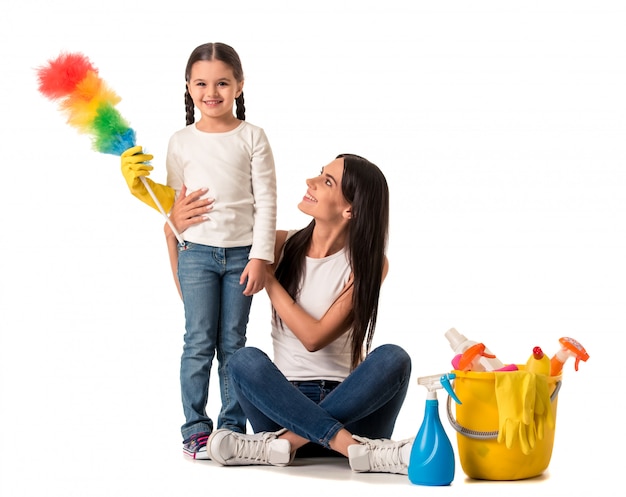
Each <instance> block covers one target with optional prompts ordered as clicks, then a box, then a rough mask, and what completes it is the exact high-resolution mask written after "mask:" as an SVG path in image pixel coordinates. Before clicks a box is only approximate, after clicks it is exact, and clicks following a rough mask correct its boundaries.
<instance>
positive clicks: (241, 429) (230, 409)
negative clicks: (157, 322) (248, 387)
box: [122, 43, 276, 459]
mask: <svg viewBox="0 0 626 497" xmlns="http://www.w3.org/2000/svg"><path fill="white" fill-rule="evenodd" d="M185 80H186V92H185V106H186V111H187V126H186V127H185V128H183V129H182V130H180V131H178V132H176V133H174V135H173V136H172V137H171V138H170V142H169V146H168V151H167V186H165V185H158V184H155V183H153V182H152V181H150V180H148V181H150V184H151V186H152V189H153V191H154V193H155V195H156V196H157V198H158V199H159V200H160V202H161V204H162V206H163V208H164V210H165V211H166V212H169V210H170V209H171V207H172V205H173V202H174V198H175V195H177V194H179V193H180V192H181V190H182V191H183V192H184V191H185V190H186V188H189V189H193V190H197V189H201V191H202V192H204V198H205V199H207V203H208V204H209V206H210V207H209V209H207V215H206V216H205V217H204V219H205V222H203V223H201V224H197V225H195V226H191V227H189V228H188V229H186V230H185V231H184V232H183V233H182V235H181V236H182V237H183V239H184V243H178V244H177V245H176V244H174V245H173V246H172V247H171V248H170V250H173V251H176V252H177V253H176V254H175V255H176V257H175V258H173V260H174V261H175V260H176V259H177V261H178V262H177V269H176V273H177V276H178V277H177V284H178V288H179V292H180V294H181V296H182V299H183V303H184V309H185V330H186V332H185V339H184V347H183V354H182V358H181V367H180V384H181V392H182V404H183V411H184V415H185V423H184V424H183V425H182V427H181V432H182V436H183V451H184V452H185V453H186V454H187V455H190V456H191V457H194V458H196V459H204V458H207V453H206V441H207V439H208V436H209V434H210V433H211V432H212V431H213V421H212V419H211V418H210V417H209V416H208V415H207V413H206V405H207V400H208V386H209V378H210V373H211V365H212V362H213V358H214V356H215V354H216V353H217V359H218V375H219V380H220V392H221V401H222V408H221V411H220V413H219V416H218V419H217V427H218V428H228V429H229V430H232V431H234V432H238V433H245V431H246V417H245V415H244V413H243V410H242V408H241V406H240V405H239V403H238V402H237V399H236V396H235V393H234V390H233V384H232V380H231V378H230V375H229V374H228V372H227V368H226V366H227V365H228V361H229V360H230V357H231V356H232V355H233V354H234V353H235V352H236V351H237V350H238V349H240V348H241V347H243V346H244V345H245V343H246V327H247V323H248V315H249V311H250V305H251V302H252V295H253V294H255V293H257V292H259V291H260V290H262V289H263V288H264V286H265V277H266V274H267V270H266V265H267V264H271V263H272V262H273V260H274V240H275V229H276V177H275V169H274V158H273V155H272V150H271V148H270V144H269V142H268V140H267V137H266V135H265V133H264V131H263V130H262V129H261V128H259V127H257V126H254V125H252V124H250V123H247V122H246V121H245V108H244V98H243V84H244V76H243V70H242V67H241V62H240V59H239V56H238V55H237V53H236V52H235V50H233V49H232V48H231V47H230V46H228V45H225V44H223V43H207V44H204V45H200V46H199V47H197V48H196V49H195V50H194V51H193V52H192V53H191V55H190V57H189V60H188V62H187V67H186V70H185ZM235 103H236V116H235V115H233V107H234V105H235ZM195 109H198V111H199V112H200V116H201V117H200V120H199V121H198V122H197V123H196V122H195V117H194V113H195ZM151 159H152V156H150V155H147V154H143V153H141V147H133V148H132V149H129V150H128V151H126V152H124V154H123V155H122V172H123V174H124V177H125V178H126V180H127V183H128V185H129V188H130V190H131V192H132V193H133V194H134V195H135V196H137V197H138V198H140V199H141V200H142V201H144V202H145V203H147V204H148V205H151V206H152V207H155V208H156V206H155V204H154V202H153V201H152V199H151V197H150V196H149V194H148V192H147V191H146V189H145V187H144V186H143V184H142V183H141V181H140V178H139V177H140V176H144V177H145V176H147V175H148V174H149V171H150V170H152V166H149V165H147V164H146V162H147V161H149V160H151ZM183 194H184V193H183ZM173 269H174V268H173ZM176 273H175V274H176Z"/></svg>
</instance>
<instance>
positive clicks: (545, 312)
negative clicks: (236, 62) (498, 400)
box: [0, 0, 626, 497]
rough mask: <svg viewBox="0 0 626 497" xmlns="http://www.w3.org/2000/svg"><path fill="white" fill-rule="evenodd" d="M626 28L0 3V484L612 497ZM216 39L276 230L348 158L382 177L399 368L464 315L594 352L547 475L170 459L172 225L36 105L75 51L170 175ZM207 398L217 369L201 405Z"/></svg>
mask: <svg viewBox="0 0 626 497" xmlns="http://www.w3.org/2000/svg"><path fill="white" fill-rule="evenodd" d="M625 23H626V7H625V6H624V4H623V2H620V1H602V0H595V1H587V2H585V1H567V2H565V1H549V0H544V1H524V2H510V1H472V2H470V1H441V2H422V1H397V0H387V1H385V2H372V1H366V0H360V1H356V0H355V1H341V0H334V1H326V0H318V1H316V2H290V1H286V0H285V1H265V2H261V1H258V2H255V1H252V0H240V1H237V2H223V1H222V2H210V1H208V2H170V1H165V2H160V3H159V2H147V1H136V2H132V1H129V0H126V1H120V0H111V1H109V2H91V1H83V2H74V1H70V0H56V1H54V2H44V1H36V0H23V1H21V2H4V3H3V6H2V7H1V8H0V41H1V43H0V57H1V58H0V64H1V67H2V69H1V77H0V78H1V79H0V84H1V87H0V90H1V91H0V98H1V101H0V112H1V119H0V123H1V124H0V126H1V127H2V128H1V133H0V140H1V142H0V144H1V151H2V156H1V159H0V161H1V167H2V173H1V174H0V178H1V179H2V183H1V186H2V191H3V199H4V202H3V206H2V210H1V214H0V216H1V218H0V221H1V225H0V237H1V239H0V241H1V246H2V258H1V259H0V260H1V264H2V265H1V266H0V270H1V273H0V275H1V276H0V278H1V283H0V288H1V292H2V293H1V295H0V326H1V335H0V421H1V424H0V494H2V496H3V497H14V496H22V495H24V496H25V495H29V496H31V495H39V494H41V495H48V496H64V497H68V496H73V495H77V496H81V497H84V496H120V495H123V496H126V495H139V496H143V495H145V496H161V495H162V496H178V495H191V494H193V495H216V493H217V492H218V491H219V490H218V488H221V489H228V490H229V492H232V495H244V494H246V493H250V494H251V495H257V494H258V493H259V492H261V493H267V494H268V495H269V494H272V495H287V494H290V495H291V494H294V493H295V494H301V495H319V494H328V495H337V494H340V493H341V494H346V493H348V494H351V493H355V494H357V493H358V494H360V495H381V494H383V495H387V494H389V493H390V492H393V493H395V494H398V495H413V494H415V495H417V494H421V495H431V494H432V495H435V493H439V492H441V493H445V494H446V495H451V494H453V495H461V494H463V495H473V494H476V495H479V494H480V495H481V496H483V495H496V494H497V495H501V494H502V493H506V494H509V495H522V494H523V495H527V494H529V493H532V494H534V495H557V494H558V495H569V496H572V495H588V494H590V493H592V492H596V491H597V490H599V488H598V486H600V485H601V486H602V487H604V486H605V485H611V488H612V487H613V486H615V485H619V484H620V483H619V482H621V480H622V478H621V475H620V471H621V470H622V469H623V468H622V466H623V464H620V461H623V457H622V456H621V454H622V452H621V451H622V449H623V446H624V442H625V440H624V429H623V428H624V426H623V422H622V421H621V417H622V414H623V411H624V407H625V406H624V394H623V389H624V384H625V378H624V373H623V368H622V362H623V354H624V345H625V341H624V328H625V320H624V307H625V304H626V291H625V289H624V282H625V277H626V267H625V263H624V254H625V250H626V241H625V235H626V228H625V221H626V173H625V171H624V164H625V159H626V147H625V145H624V144H625V143H626V141H625V136H626V117H625V115H626V114H625V111H626V97H625V96H624V95H625V92H626V48H625V47H626V30H625V29H624V25H625ZM208 41H223V42H226V43H229V44H230V45H232V46H233V47H235V49H236V50H237V51H238V52H239V54H240V56H241V59H242V62H243V65H244V71H245V74H246V83H245V96H246V107H247V111H246V116H247V120H248V121H250V122H251V123H254V124H257V125H259V126H262V127H263V128H264V129H265V130H266V133H267V134H268V137H269V138H270V141H271V143H272V147H273V149H274V153H275V158H276V163H277V176H278V183H279V219H278V225H279V227H280V228H285V229H286V228H295V227H300V226H303V225H304V224H305V223H306V222H308V219H306V218H305V217H303V215H302V214H301V213H299V212H298V210H297V208H296V205H297V203H298V202H299V200H300V198H301V197H302V195H303V193H304V191H305V184H304V179H305V178H307V177H310V176H313V175H315V174H317V172H318V171H319V169H320V168H321V167H322V166H323V165H325V164H327V163H328V162H330V161H331V160H332V159H333V158H334V157H335V156H336V155H337V154H339V153H343V152H351V153H357V154H360V155H363V156H365V157H367V158H368V159H370V160H371V161H372V162H374V163H376V164H377V165H379V166H380V167H381V169H382V170H383V171H384V172H385V174H386V176H387V178H388V181H389V185H390V190H391V232H390V242H389V258H390V263H391V269H390V273H389V277H388V278H387V280H386V282H385V285H384V287H383V295H382V302H381V308H380V317H379V325H378V328H377V334H376V337H375V343H376V344H380V343H385V342H393V343H398V344H400V345H402V346H404V347H405V348H406V349H407V350H408V351H409V353H410V354H411V357H412V359H413V375H414V377H415V378H417V377H418V376H424V375H430V374H436V373H440V372H445V371H447V370H449V369H450V359H451V357H452V354H451V351H450V349H449V347H448V344H447V342H446V340H445V339H444V337H443V334H444V332H445V331H446V330H447V329H448V328H450V327H453V326H454V327H456V328H457V329H458V330H459V331H460V332H461V333H464V334H465V335H466V336H468V337H469V338H472V339H475V340H478V341H483V342H485V343H486V344H487V346H488V347H489V348H490V349H491V350H493V351H494V352H495V353H497V354H498V356H499V357H500V358H501V359H502V360H503V361H505V362H525V360H526V358H527V357H528V355H529V354H530V352H531V349H532V347H533V346H535V345H540V346H541V347H542V348H544V349H545V350H546V351H547V352H548V353H549V354H550V355H552V353H554V352H555V351H556V349H557V347H558V338H559V337H561V336H570V337H573V338H576V339H578V340H579V341H580V342H581V343H582V344H583V345H584V346H585V347H586V349H587V351H588V352H589V353H590V356H591V357H590V359H589V361H588V362H587V363H581V365H580V368H579V371H578V372H575V371H574V364H573V361H570V362H568V363H567V365H566V368H565V375H564V384H563V389H562V391H561V394H560V397H559V412H558V420H557V433H556V440H555V444H554V451H553V455H552V461H551V464H550V467H549V470H548V471H547V472H546V475H545V477H544V478H542V479H539V480H533V481H532V482H517V483H486V482H482V483H480V482H473V481H471V480H467V479H466V478H465V476H464V474H463V471H462V470H461V468H460V467H457V472H456V478H455V480H454V482H453V484H452V486H450V487H449V488H436V489H430V488H428V487H420V488H418V487H416V486H414V485H411V484H410V483H409V482H408V480H406V479H405V478H404V477H399V476H386V475H385V477H382V476H381V475H378V476H380V477H378V476H377V475H353V474H351V472H350V471H349V469H348V468H347V465H345V468H344V467H343V466H342V467H341V468H340V471H332V470H329V469H328V468H326V467H325V466H324V465H321V466H320V467H319V468H315V467H311V468H308V467H307V468H304V469H303V468H300V469H298V468H293V469H292V468H221V467H218V466H216V465H214V464H213V463H210V462H203V463H193V462H191V461H189V460H187V459H184V458H183V456H182V455H181V453H180V433H179V426H180V424H181V423H182V421H183V419H182V409H181V407H180V400H179V387H178V362H179V357H180V353H181V349H182V335H183V314H182V304H181V302H180V300H179V299H178V296H177V294H176V291H175V288H174V286H173V283H172V279H171V274H170V270H169V265H168V261H167V254H166V250H165V244H164V241H163V236H162V226H163V219H162V218H161V217H160V216H159V215H158V213H156V211H153V210H151V209H149V208H147V207H145V206H144V205H143V204H141V203H140V202H138V201H137V200H136V199H135V198H134V197H132V196H131V195H130V194H129V193H128V191H127V188H126V185H125V183H124V181H123V179H122V176H121V174H120V171H119V159H118V158H116V157H114V156H110V155H104V154H98V153H96V152H94V151H93V150H91V147H90V142H89V138H88V137H87V136H84V135H79V134H78V133H77V132H76V130H75V129H73V128H71V127H70V126H68V125H67V124H65V122H64V117H63V116H62V114H61V113H60V112H59V111H58V110H57V107H56V104H54V103H52V102H50V101H48V100H46V99H45V98H43V97H42V96H41V95H40V94H39V93H38V91H37V83H36V73H35V69H36V68H37V67H39V66H41V65H43V64H45V63H46V61H47V60H49V59H53V58H55V57H56V56H57V55H58V54H59V53H60V52H61V51H78V52H82V53H84V54H86V55H87V56H88V57H89V58H90V59H91V60H92V62H93V63H94V64H95V65H96V66H97V67H98V68H99V70H100V76H101V77H102V78H103V79H104V80H105V81H106V82H107V83H108V84H109V85H110V86H111V87H112V88H113V89H114V90H115V91H116V92H117V93H118V94H119V95H120V96H121V97H122V99H123V100H122V102H121V103H120V104H119V105H118V109H119V110H120V112H121V113H122V115H123V116H124V117H125V118H126V119H128V120H129V121H130V123H131V126H132V127H133V128H134V129H135V130H136V131H137V137H138V143H139V144H141V145H143V146H144V147H145V148H146V149H147V150H148V151H149V152H151V153H153V154H154V155H155V159H154V161H153V164H154V165H155V171H154V172H153V176H152V178H153V179H154V180H156V181H160V182H164V181H165V164H164V155H165V150H166V146H167V140H168V138H169V136H170V135H171V134H172V133H173V132H174V131H176V130H177V129H179V128H181V127H183V126H184V124H185V120H184V119H185V112H184V104H183V92H184V68H185V64H186V61H187V57H188V56H189V54H190V52H191V50H193V48H195V47H196V46H197V45H199V44H201V43H205V42H208ZM250 319H251V320H250V325H249V331H248V337H249V340H248V343H249V344H251V345H258V346H260V347H262V348H264V349H265V350H268V351H270V346H271V344H270V341H269V306H268V302H267V299H266V297H265V295H264V294H259V295H258V296H257V297H256V298H255V301H254V303H253V309H252V314H251V318H250ZM412 385H413V386H412V387H411V388H410V390H409V395H408V397H407V400H406V402H405V405H404V407H403V410H402V412H401V414H400V418H399V419H398V423H397V425H396V431H395V433H394V436H395V437H396V438H406V437H409V436H413V435H415V433H416V432H417V430H418V428H419V424H420V422H421V419H422V414H423V407H424V398H425V390H424V389H423V388H422V387H419V386H418V385H417V382H416V381H414V380H412ZM440 399H441V400H443V399H444V396H443V395H440ZM442 403H443V402H442ZM218 407H219V402H218V389H217V385H216V384H214V385H213V386H212V387H211V397H210V405H209V409H210V414H211V415H212V416H213V417H216V416H217V410H218ZM441 412H442V418H444V425H445V426H446V428H447V429H450V426H449V424H448V423H447V420H445V416H444V413H443V409H442V411H441ZM450 436H451V438H452V439H453V441H454V438H455V436H454V435H453V433H452V432H450ZM454 446H455V447H456V443H454ZM290 469H291V471H292V472H291V473H290V472H289V471H290ZM331 469H332V468H331ZM528 485H530V486H528Z"/></svg>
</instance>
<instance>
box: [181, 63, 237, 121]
mask: <svg viewBox="0 0 626 497" xmlns="http://www.w3.org/2000/svg"><path fill="white" fill-rule="evenodd" d="M187 89H188V90H189V94H190V95H191V98H192V100H193V103H194V105H195V106H196V108H198V110H199V111H200V114H201V115H202V117H201V119H200V122H199V124H204V125H209V126H211V125H214V124H234V123H235V122H236V121H237V119H236V118H235V116H234V115H233V106H234V104H235V99H236V98H237V97H238V96H239V95H240V94H241V91H242V90H243V81H240V82H239V81H237V80H236V79H235V76H234V75H233V70H232V69H231V67H230V66H229V65H228V64H225V63H224V62H222V61H221V60H199V61H198V62H195V63H194V64H193V66H192V67H191V74H190V76H189V82H188V83H187Z"/></svg>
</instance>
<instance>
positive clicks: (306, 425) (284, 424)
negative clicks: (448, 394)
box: [228, 345, 411, 448]
mask: <svg viewBox="0 0 626 497" xmlns="http://www.w3.org/2000/svg"><path fill="white" fill-rule="evenodd" d="M228 369H229V370H230V375H231V378H232V380H233V382H234V385H235V390H236V392H237V395H238V397H239V402H240V403H241V405H242V406H243V409H244V412H245V413H246V415H247V417H248V420H249V421H250V424H251V425H252V428H253V430H254V431H255V432H256V433H258V432H261V431H277V430H279V429H281V428H287V429H288V430H290V431H292V432H293V433H296V434H297V435H300V436H301V437H304V438H306V439H308V440H310V441H311V442H314V443H315V444H318V445H321V446H323V447H325V448H329V442H330V440H331V439H332V438H333V437H334V436H335V434H336V433H337V432H338V431H339V430H340V429H341V428H346V429H347V430H348V431H350V432H351V433H352V434H356V435H360V436H364V437H367V438H391V435H392V433H393V429H394V425H395V422H396V418H397V417H398V413H399V412H400V408H401V407H402V403H403V402H404V398H405V396H406V392H407V389H408V385H409V377H410V374H411V359H410V357H409V355H408V354H407V353H406V352H405V351H404V349H402V348H400V347H398V346H397V345H382V346H380V347H378V348H376V349H374V350H373V351H372V352H371V353H370V354H369V355H368V356H367V358H366V359H365V360H364V361H363V362H362V363H361V364H360V365H359V366H358V367H357V368H356V369H355V370H354V371H353V372H352V373H351V374H350V375H349V376H348V377H347V378H346V379H345V380H344V381H343V382H341V383H339V384H338V385H337V384H333V383H332V382H324V381H318V382H307V381H304V382H290V381H289V380H287V378H285V376H284V375H283V374H282V373H281V372H280V370H279V369H278V368H277V367H276V366H275V365H274V363H273V362H272V361H271V360H270V358H269V357H268V356H267V355H266V354H265V353H264V352H263V351H261V350H259V349H257V348H254V347H244V348H242V349H239V350H238V351H237V352H236V353H235V354H234V355H233V357H232V358H231V360H230V361H229V363H228ZM320 380H323V379H322V378H321V379H320ZM328 383H330V385H328Z"/></svg>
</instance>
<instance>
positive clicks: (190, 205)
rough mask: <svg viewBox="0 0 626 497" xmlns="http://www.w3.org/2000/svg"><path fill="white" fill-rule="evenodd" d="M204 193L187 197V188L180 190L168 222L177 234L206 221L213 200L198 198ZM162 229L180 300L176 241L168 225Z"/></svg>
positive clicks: (195, 193) (200, 191)
mask: <svg viewBox="0 0 626 497" xmlns="http://www.w3.org/2000/svg"><path fill="white" fill-rule="evenodd" d="M206 192H207V189H206V188H201V189H200V190H196V191H195V192H193V193H190V194H189V195H187V188H186V187H185V186H184V185H183V187H182V188H181V190H180V194H179V195H178V198H177V199H176V201H175V202H174V206H173V207H172V210H171V212H170V221H171V222H172V224H173V225H174V226H175V227H176V230H177V231H178V232H179V233H182V232H184V231H185V230H186V229H187V228H189V226H193V225H194V224H198V223H202V222H204V221H206V219H207V216H206V213H207V212H209V211H210V210H211V209H212V208H213V207H212V205H213V202H214V200H213V199H202V198H200V197H201V196H202V195H204V194H205V193H206ZM163 229H164V231H165V241H166V243H167V253H168V255H169V259H170V267H171V269H172V276H173V277H174V283H175V284H176V289H177V290H178V294H179V295H180V296H181V298H182V292H181V290H180V282H179V281H178V240H177V238H176V235H175V234H174V232H173V231H172V229H171V228H170V226H169V224H168V223H165V226H164V228H163Z"/></svg>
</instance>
